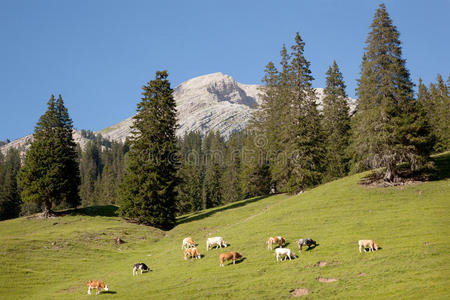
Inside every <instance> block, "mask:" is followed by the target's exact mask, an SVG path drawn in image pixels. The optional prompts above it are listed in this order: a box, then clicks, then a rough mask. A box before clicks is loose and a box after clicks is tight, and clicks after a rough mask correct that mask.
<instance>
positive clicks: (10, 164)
mask: <svg viewBox="0 0 450 300" xmlns="http://www.w3.org/2000/svg"><path fill="white" fill-rule="evenodd" d="M19 169H20V154H19V151H17V150H16V149H14V148H11V149H10V150H9V151H8V152H7V154H6V157H5V158H3V155H2V154H1V152H0V220H6V219H12V218H16V217H18V216H19V213H20V205H21V203H22V201H21V199H20V193H19V189H18V187H17V173H18V172H19Z"/></svg>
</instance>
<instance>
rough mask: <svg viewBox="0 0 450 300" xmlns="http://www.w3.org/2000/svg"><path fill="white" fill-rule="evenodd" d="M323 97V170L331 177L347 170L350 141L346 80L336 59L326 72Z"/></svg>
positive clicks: (345, 172)
mask: <svg viewBox="0 0 450 300" xmlns="http://www.w3.org/2000/svg"><path fill="white" fill-rule="evenodd" d="M326 75H327V77H326V87H325V89H324V95H325V97H324V99H323V112H322V113H323V119H322V124H323V130H324V133H325V151H326V154H325V159H326V163H325V166H326V167H325V174H324V180H325V181H330V180H333V179H336V178H340V177H343V176H345V175H346V174H347V173H348V168H349V166H348V163H349V159H350V158H349V154H348V146H349V141H350V108H349V106H348V103H347V94H346V93H345V83H344V79H343V76H342V73H341V72H340V71H339V66H338V65H337V63H336V61H333V64H332V66H330V67H329V68H328V71H327V73H326Z"/></svg>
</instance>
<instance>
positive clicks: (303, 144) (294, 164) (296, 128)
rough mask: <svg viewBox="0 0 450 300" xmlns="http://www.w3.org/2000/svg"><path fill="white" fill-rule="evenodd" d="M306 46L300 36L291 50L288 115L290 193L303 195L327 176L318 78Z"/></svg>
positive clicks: (288, 188)
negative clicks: (305, 190) (315, 82)
mask: <svg viewBox="0 0 450 300" xmlns="http://www.w3.org/2000/svg"><path fill="white" fill-rule="evenodd" d="M304 46H305V43H304V42H303V40H302V39H301V37H300V34H299V33H298V32H297V34H296V36H295V44H294V45H292V46H291V49H292V54H291V63H290V65H291V72H290V76H289V91H290V100H291V101H290V103H289V105H288V107H289V108H290V111H289V112H288V114H287V120H288V123H287V125H288V126H289V127H288V128H287V130H286V131H285V134H286V135H287V137H288V141H287V143H288V148H287V152H286V153H287V154H288V157H287V168H288V171H289V180H288V183H287V185H286V188H285V189H286V191H288V192H291V193H292V192H300V191H303V190H304V189H305V188H306V187H308V186H312V185H315V184H317V183H319V182H320V180H321V179H322V172H323V170H322V169H323V162H322V161H323V158H324V149H323V132H322V127H321V120H320V115H319V111H318V109H317V103H316V100H317V98H316V97H317V96H316V94H315V90H314V89H313V87H312V81H313V80H314V78H313V77H312V75H311V70H310V69H309V66H310V63H309V61H308V60H306V58H305V57H304V55H303V53H304Z"/></svg>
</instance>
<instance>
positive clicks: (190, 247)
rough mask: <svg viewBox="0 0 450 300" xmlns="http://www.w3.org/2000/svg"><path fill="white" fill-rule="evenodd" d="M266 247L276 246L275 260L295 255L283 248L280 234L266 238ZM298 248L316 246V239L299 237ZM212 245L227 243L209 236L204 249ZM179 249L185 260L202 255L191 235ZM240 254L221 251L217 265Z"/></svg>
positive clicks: (239, 257)
mask: <svg viewBox="0 0 450 300" xmlns="http://www.w3.org/2000/svg"><path fill="white" fill-rule="evenodd" d="M266 244H267V249H269V250H273V247H274V246H275V247H276V246H278V248H276V249H275V255H276V259H277V261H279V260H280V261H281V260H286V259H287V258H289V259H290V260H291V259H292V258H296V255H295V254H294V252H293V251H292V250H291V249H287V248H283V247H284V246H285V244H286V239H284V238H283V237H282V236H272V237H269V238H267V241H266ZM297 244H298V249H299V251H302V247H303V246H308V249H309V248H310V247H311V246H314V247H315V246H317V243H316V241H314V240H313V239H311V238H305V239H299V240H297ZM214 246H216V247H218V248H222V247H225V248H226V247H227V246H228V243H227V242H226V241H225V240H224V238H223V237H220V236H216V237H211V238H208V239H207V240H206V251H209V250H210V249H212V248H213V247H214ZM181 249H182V250H184V259H185V260H187V259H188V258H193V259H200V258H201V257H202V255H201V254H200V252H199V250H198V248H197V243H196V242H195V241H194V240H193V239H192V237H187V238H185V239H184V240H183V243H182V244H181ZM241 258H242V254H240V253H238V252H236V251H230V252H225V253H221V254H220V255H219V266H221V267H223V266H224V262H225V261H227V260H232V261H233V264H235V263H236V260H238V259H241Z"/></svg>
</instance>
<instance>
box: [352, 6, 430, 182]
mask: <svg viewBox="0 0 450 300" xmlns="http://www.w3.org/2000/svg"><path fill="white" fill-rule="evenodd" d="M371 28H372V31H371V32H370V33H369V36H368V38H367V41H366V42H367V47H366V49H365V53H364V56H363V60H362V65H361V78H360V79H359V86H358V88H357V94H358V96H359V101H358V106H357V112H356V114H355V123H354V129H353V133H354V137H353V148H354V153H355V155H354V162H355V169H356V170H361V169H367V168H378V167H384V168H385V169H384V174H383V177H384V180H386V181H395V180H397V179H398V176H399V175H398V167H397V165H398V163H401V162H409V163H410V165H411V168H412V169H415V168H418V167H419V166H420V165H421V164H422V163H423V162H424V161H425V160H426V159H427V157H428V154H429V149H430V143H431V141H432V139H431V138H430V134H429V132H428V129H427V124H426V120H425V119H424V118H423V116H422V113H421V112H420V108H419V106H418V105H416V104H417V103H416V101H415V99H414V97H413V90H412V87H413V84H412V82H411V80H410V78H409V72H408V70H407V69H406V67H405V60H404V59H402V57H401V56H402V51H401V46H400V45H401V43H400V40H399V33H398V31H397V29H396V27H395V26H394V25H393V24H392V21H391V19H390V17H389V15H388V13H387V11H386V7H385V5H384V4H381V5H380V7H379V8H378V9H377V11H376V13H375V16H374V19H373V22H372V25H371Z"/></svg>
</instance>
